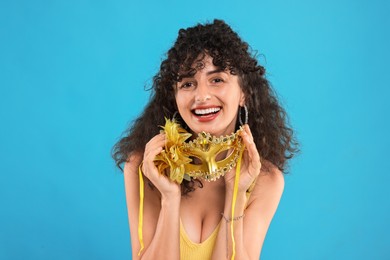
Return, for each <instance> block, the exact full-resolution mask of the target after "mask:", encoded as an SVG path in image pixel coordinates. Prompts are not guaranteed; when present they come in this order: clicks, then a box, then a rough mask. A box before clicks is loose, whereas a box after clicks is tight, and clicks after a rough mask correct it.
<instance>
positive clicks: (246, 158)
mask: <svg viewBox="0 0 390 260" xmlns="http://www.w3.org/2000/svg"><path fill="white" fill-rule="evenodd" d="M240 135H241V137H242V140H243V142H244V144H245V150H244V152H243V155H242V159H241V171H240V181H239V184H238V192H246V191H247V190H248V189H249V187H250V185H251V184H252V183H253V181H254V180H255V179H256V178H257V176H258V175H259V173H260V170H261V162H260V155H259V152H258V151H257V148H256V144H255V143H254V141H253V136H252V133H251V130H250V128H249V125H247V124H246V125H244V126H243V131H242V132H241V134H240ZM235 176H236V168H233V169H232V170H231V171H229V172H228V173H227V174H226V175H225V184H226V189H227V190H230V191H233V189H234V179H235Z"/></svg>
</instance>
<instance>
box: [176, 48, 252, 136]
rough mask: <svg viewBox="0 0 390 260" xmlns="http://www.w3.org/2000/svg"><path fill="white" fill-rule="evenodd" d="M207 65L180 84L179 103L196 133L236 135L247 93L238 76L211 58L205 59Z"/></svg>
mask: <svg viewBox="0 0 390 260" xmlns="http://www.w3.org/2000/svg"><path fill="white" fill-rule="evenodd" d="M202 63H203V65H204V66H202V68H201V69H198V71H197V72H196V74H195V75H194V76H192V77H187V78H183V79H182V80H181V81H180V82H177V86H176V94H175V98H176V104H177V107H178V110H179V113H180V115H181V117H182V118H183V120H184V121H185V122H186V124H187V126H188V127H189V128H190V129H191V130H192V132H193V133H195V134H197V133H200V132H202V131H205V132H208V133H211V134H212V135H215V136H221V135H228V134H231V133H232V132H234V128H235V125H236V120H237V112H238V107H239V106H243V105H244V101H245V99H244V93H243V92H242V90H241V87H240V85H239V83H238V76H237V75H232V74H230V71H229V70H224V71H221V70H220V69H219V68H218V67H216V66H214V64H213V62H212V58H211V57H210V56H207V55H206V56H205V58H204V59H203V60H202Z"/></svg>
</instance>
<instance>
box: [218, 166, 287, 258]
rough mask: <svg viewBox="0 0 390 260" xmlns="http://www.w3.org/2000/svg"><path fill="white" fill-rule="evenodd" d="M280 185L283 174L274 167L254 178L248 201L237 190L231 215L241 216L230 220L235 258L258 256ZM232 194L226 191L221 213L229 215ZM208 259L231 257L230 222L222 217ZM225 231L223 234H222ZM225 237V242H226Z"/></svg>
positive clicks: (274, 209) (278, 196)
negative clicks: (254, 182) (232, 228)
mask: <svg viewBox="0 0 390 260" xmlns="http://www.w3.org/2000/svg"><path fill="white" fill-rule="evenodd" d="M283 188H284V177H283V175H282V173H281V172H280V171H279V170H278V169H277V168H276V167H274V168H273V169H269V172H266V173H264V172H262V173H260V175H259V176H258V178H257V180H256V184H255V187H254V189H253V191H252V193H251V197H250V201H249V204H248V205H247V198H246V194H245V193H239V194H238V196H237V200H236V207H235V217H238V216H242V215H244V214H245V215H244V217H243V218H240V219H238V220H235V221H233V224H234V230H233V232H234V239H235V244H236V245H235V250H236V255H235V259H236V260H240V259H245V260H248V259H249V260H250V259H256V260H257V259H259V257H260V253H261V248H262V246H263V242H264V239H265V236H266V233H267V230H268V227H269V225H270V223H271V220H272V218H273V216H274V214H275V212H276V209H277V207H278V204H279V201H280V198H281V196H282V193H283ZM232 198H233V195H232V194H229V193H228V192H227V193H226V198H225V209H224V212H223V214H224V216H225V217H226V218H228V219H230V218H231V205H232ZM222 223H223V225H221V226H220V230H219V233H218V237H217V241H216V245H215V248H214V252H213V258H212V259H226V253H227V254H228V259H230V258H231V255H232V251H233V245H232V239H231V230H230V223H227V224H228V225H226V221H225V220H224V219H222ZM226 232H227V234H226ZM226 239H227V244H226Z"/></svg>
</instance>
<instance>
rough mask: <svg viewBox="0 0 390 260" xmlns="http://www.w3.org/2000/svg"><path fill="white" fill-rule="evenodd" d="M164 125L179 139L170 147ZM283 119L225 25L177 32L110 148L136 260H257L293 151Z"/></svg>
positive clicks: (261, 74) (258, 69)
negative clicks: (137, 110) (141, 105)
mask: <svg viewBox="0 0 390 260" xmlns="http://www.w3.org/2000/svg"><path fill="white" fill-rule="evenodd" d="M167 119H170V120H174V121H173V122H176V123H178V124H180V126H178V127H179V129H181V130H180V131H179V132H180V133H181V134H182V136H183V138H182V141H183V140H184V142H182V143H181V144H178V145H177V146H175V147H174V148H169V147H167V144H168V143H171V141H172V140H171V139H172V133H170V132H169V127H170V125H168V124H169V122H170V121H169V120H168V121H166V120H167ZM286 121H287V120H286V114H285V112H284V110H283V109H282V107H281V106H280V105H279V103H278V101H277V99H276V96H275V95H274V93H273V91H272V89H271V87H270V85H269V83H268V81H267V80H266V78H265V69H264V68H263V67H262V66H261V65H259V64H258V62H257V60H256V58H255V57H253V56H252V55H251V53H250V51H249V46H248V44H247V43H245V42H243V41H242V40H241V39H240V37H239V36H238V35H237V34H236V33H235V32H234V31H233V30H232V29H231V28H230V27H229V26H228V25H227V24H226V23H225V22H224V21H221V20H214V22H213V23H207V24H198V25H196V26H194V27H191V28H187V29H180V30H179V35H178V38H177V40H176V42H175V44H174V45H173V47H172V48H171V49H170V50H169V51H168V54H167V58H166V59H165V60H164V61H163V62H162V64H161V67H160V71H159V72H158V73H157V75H156V76H155V77H154V80H153V91H152V94H151V99H150V101H149V103H148V104H147V106H146V108H145V110H144V112H143V113H142V115H140V116H139V117H138V118H137V119H136V120H135V121H134V123H133V125H132V126H131V128H130V129H129V130H128V132H127V134H126V135H125V136H124V137H123V138H122V139H121V140H120V141H119V142H118V143H117V144H116V145H115V147H114V150H113V151H114V152H113V157H114V159H115V161H116V163H117V165H118V166H120V165H121V164H122V163H125V164H124V177H125V185H126V200H127V206H128V216H129V224H130V233H131V245H132V252H133V259H169V260H172V259H197V260H198V259H226V258H229V259H230V258H235V259H245V260H247V259H259V257H260V252H261V248H262V245H263V241H264V238H265V236H266V233H267V229H268V227H269V225H270V222H271V220H272V218H273V216H274V214H275V211H276V209H277V207H278V203H279V200H280V198H281V196H282V192H283V187H284V178H283V175H282V172H283V171H284V170H285V167H286V163H287V160H288V159H290V158H291V157H292V156H293V154H294V153H295V152H296V150H297V145H296V143H295V141H294V139H293V132H292V130H291V128H289V126H288V125H287V122H286ZM166 122H168V123H167V124H166ZM171 123H172V122H171ZM164 125H165V128H164V130H165V131H162V129H161V126H164ZM180 127H182V128H180ZM187 133H188V134H187ZM199 133H203V134H200V135H198V134H199ZM189 134H191V137H189V136H190V135H189ZM187 138H188V139H187ZM185 139H187V140H185ZM172 149H173V150H172ZM183 154H185V155H186V157H185V156H184V157H183V158H185V159H183V160H184V161H182V162H181V163H177V167H176V166H175V167H176V168H175V169H172V168H174V166H173V164H172V163H174V161H175V159H177V158H178V157H180V156H182V155H183ZM164 156H165V157H164ZM158 158H160V159H161V158H166V161H165V163H166V165H167V166H166V167H160V166H161V165H162V164H161V163H162V162H161V160H160V159H158ZM176 162H177V161H176ZM169 172H171V174H169ZM173 175H174V176H176V178H174V177H173ZM178 176H179V177H178ZM143 180H145V185H143V183H142V181H143ZM140 181H141V182H140Z"/></svg>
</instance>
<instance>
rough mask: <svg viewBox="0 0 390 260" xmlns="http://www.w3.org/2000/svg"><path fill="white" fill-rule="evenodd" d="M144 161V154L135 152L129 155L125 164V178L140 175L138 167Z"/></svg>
mask: <svg viewBox="0 0 390 260" xmlns="http://www.w3.org/2000/svg"><path fill="white" fill-rule="evenodd" d="M141 161H142V154H139V153H134V154H132V155H130V156H129V158H128V159H127V162H126V163H125V166H124V168H123V174H124V177H125V179H127V178H134V176H136V177H137V176H138V175H137V174H138V167H139V165H140V164H141Z"/></svg>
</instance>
